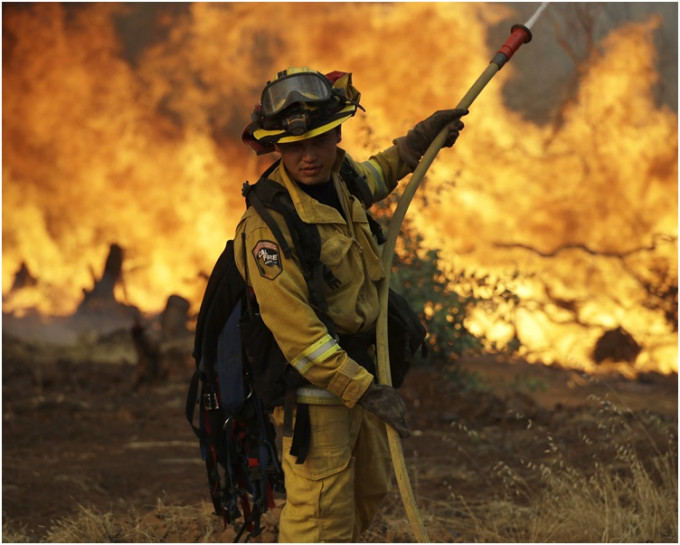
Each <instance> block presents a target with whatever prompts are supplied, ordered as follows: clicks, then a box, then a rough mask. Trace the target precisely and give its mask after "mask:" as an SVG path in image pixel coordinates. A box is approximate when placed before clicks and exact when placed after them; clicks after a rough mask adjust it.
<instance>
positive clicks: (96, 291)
mask: <svg viewBox="0 0 680 545" xmlns="http://www.w3.org/2000/svg"><path fill="white" fill-rule="evenodd" d="M123 257H124V252H123V248H122V247H121V246H119V245H118V244H111V247H110V249H109V255H108V257H107V258H106V263H105V264H104V272H103V273H102V276H101V278H100V279H99V280H96V279H95V283H94V287H93V288H92V290H90V291H87V290H83V301H82V302H81V303H80V305H79V306H78V312H81V311H87V310H99V309H110V308H112V307H113V306H117V305H118V302H117V301H116V297H115V295H114V293H113V290H114V288H115V287H116V284H118V282H120V281H121V280H122V276H123Z"/></svg>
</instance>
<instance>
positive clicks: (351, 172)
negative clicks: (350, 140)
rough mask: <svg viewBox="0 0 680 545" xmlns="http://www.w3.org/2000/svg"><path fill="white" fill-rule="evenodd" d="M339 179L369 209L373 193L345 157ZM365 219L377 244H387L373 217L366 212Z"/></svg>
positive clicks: (364, 179) (363, 178)
mask: <svg viewBox="0 0 680 545" xmlns="http://www.w3.org/2000/svg"><path fill="white" fill-rule="evenodd" d="M340 177H341V178H342V181H343V182H345V185H346V186H347V189H349V192H350V193H351V194H352V195H354V196H355V197H356V198H357V199H359V200H360V201H361V203H362V204H363V205H364V208H369V207H370V206H371V205H372V204H373V203H374V200H373V193H372V192H371V188H370V187H368V183H367V182H366V178H365V177H364V176H362V175H361V174H359V173H358V172H357V170H356V169H355V168H354V166H353V165H352V162H351V161H350V160H349V157H345V158H344V159H343V161H342V165H340ZM366 218H367V219H368V226H369V227H370V228H371V233H372V234H373V236H374V237H375V239H376V241H377V242H378V244H384V243H385V242H387V237H386V236H385V233H383V230H382V227H381V226H380V224H379V223H378V222H377V221H375V219H374V218H373V216H371V215H370V214H369V213H368V212H366Z"/></svg>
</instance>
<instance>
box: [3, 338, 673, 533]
mask: <svg viewBox="0 0 680 545" xmlns="http://www.w3.org/2000/svg"><path fill="white" fill-rule="evenodd" d="M119 341H120V339H118V340H117V339H115V338H112V339H109V340H108V341H107V342H108V344H102V343H101V342H100V343H98V345H97V346H96V347H94V348H93V347H90V348H89V349H88V350H84V349H82V348H81V349H79V351H77V352H74V351H71V352H69V351H68V350H64V349H58V348H55V347H49V346H47V345H38V344H35V343H34V344H27V343H24V342H20V341H18V340H16V339H15V338H13V337H11V336H8V335H4V336H3V369H2V380H3V383H2V387H3V404H2V416H3V429H2V439H3V442H2V445H3V467H2V478H3V483H2V484H3V496H2V499H3V504H2V513H3V524H2V529H3V542H29V541H39V542H210V541H220V540H224V541H231V540H233V535H234V534H233V529H232V528H227V529H226V530H224V529H223V528H222V526H221V523H220V522H219V521H218V520H217V518H216V517H214V516H213V515H212V514H211V504H210V503H209V497H208V489H207V481H206V477H205V470H204V467H203V465H202V462H201V461H200V458H199V455H198V448H197V444H196V441H195V439H194V436H193V433H192V431H191V429H190V428H189V426H188V424H187V422H186V420H185V418H184V414H183V411H184V402H185V394H186V388H187V380H188V377H189V375H190V372H191V365H192V363H191V361H190V360H189V359H188V358H187V361H185V364H184V365H180V366H179V367H175V368H174V369H173V370H172V372H171V373H170V374H169V376H168V378H167V379H165V380H164V381H162V382H160V383H156V384H153V385H147V386H144V387H141V388H137V389H134V388H132V387H131V382H132V377H133V375H134V372H135V366H134V365H132V364H130V363H127V364H126V363H121V362H120V361H118V360H120V358H119V357H118V354H117V352H116V350H117V348H116V347H117V346H118V344H119ZM125 342H127V341H124V342H123V344H124V343H125ZM460 368H462V369H465V370H466V371H467V372H469V373H471V374H472V375H471V376H472V377H474V378H475V380H476V382H477V384H478V385H479V387H478V388H474V389H468V390H465V389H462V388H461V387H460V386H457V384H456V382H454V381H452V380H450V378H448V377H449V375H447V373H445V372H443V371H441V370H434V369H433V368H426V367H417V368H414V369H413V370H412V371H411V373H410V374H409V376H408V377H407V382H406V384H405V385H404V387H403V388H402V394H403V396H404V398H405V399H406V403H407V407H408V420H409V425H410V428H411V431H412V434H411V437H410V438H408V439H406V440H404V442H403V448H404V454H405V457H406V461H407V466H408V469H409V473H410V477H411V482H412V486H413V489H414V493H415V496H416V498H417V501H418V506H419V509H420V513H421V516H422V518H423V521H424V524H425V527H426V528H427V531H428V534H429V537H430V539H431V540H432V541H434V542H524V543H526V542H669V543H676V542H677V539H678V524H677V523H678V487H677V474H678V473H677V416H678V412H677V394H678V391H677V376H676V375H674V376H662V375H655V374H651V375H645V376H640V377H638V378H637V379H636V380H626V379H624V378H622V377H621V376H619V375H616V374H612V373H609V374H607V373H602V374H600V375H597V376H586V375H584V374H582V373H577V372H574V371H570V370H565V369H560V368H557V367H554V366H550V367H549V366H542V365H530V364H528V363H526V362H523V361H519V360H509V359H507V358H503V357H499V356H493V357H492V356H484V357H477V358H474V359H470V360H465V361H462V362H461V363H460ZM284 501H285V498H284V497H279V498H277V508H276V509H274V510H271V511H270V512H269V513H267V514H266V516H265V530H264V532H263V534H262V535H261V536H260V538H259V539H260V540H261V541H263V542H272V541H276V536H277V522H278V513H279V509H280V506H281V505H282V504H283V502H284ZM413 540H414V537H413V535H412V534H411V531H410V529H409V525H408V522H407V520H406V516H405V511H404V507H403V505H402V503H401V499H400V496H399V493H398V490H397V487H396V484H395V487H394V491H393V492H392V493H391V494H390V495H389V496H388V498H387V499H386V501H385V503H384V505H383V508H382V510H381V512H380V513H379V516H378V517H377V519H376V520H375V521H374V523H373V525H372V526H371V527H370V528H369V529H368V530H367V531H366V533H365V534H364V535H363V536H362V541H366V542H410V541H413Z"/></svg>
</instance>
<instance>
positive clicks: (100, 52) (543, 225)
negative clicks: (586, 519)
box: [2, 3, 678, 373]
mask: <svg viewBox="0 0 680 545" xmlns="http://www.w3.org/2000/svg"><path fill="white" fill-rule="evenodd" d="M180 6H181V7H179V8H175V9H171V8H169V7H167V6H166V7H165V8H163V9H161V8H159V7H156V8H146V9H148V10H150V11H149V12H147V15H149V14H150V16H149V17H148V20H146V19H145V20H144V21H145V24H146V26H145V27H144V28H143V29H140V28H135V29H133V30H134V32H133V30H130V29H128V30H127V31H126V29H125V28H122V27H121V25H120V21H122V20H124V17H125V15H126V12H127V10H130V9H134V8H132V7H130V5H123V4H108V3H106V4H84V5H71V6H70V7H64V6H63V5H60V4H51V3H50V4H47V3H43V4H33V5H30V6H25V5H24V6H8V5H5V6H4V10H3V19H4V20H3V152H4V153H3V262H2V291H3V311H4V312H5V313H14V314H15V315H21V314H22V313H25V312H26V311H27V310H29V309H37V310H38V311H39V312H41V313H43V314H46V315H68V314H70V313H72V312H73V311H74V310H75V308H76V307H77V305H78V303H79V302H80V301H81V299H82V290H83V289H90V288H91V286H92V282H93V276H96V275H98V274H99V273H100V268H101V266H102V264H103V262H104V259H105V257H106V254H107V252H108V249H109V246H110V244H111V243H117V244H120V245H121V246H122V247H123V248H124V249H125V252H126V253H125V263H124V267H125V270H124V283H123V285H122V286H119V287H118V289H119V292H118V293H117V297H118V298H119V300H121V301H124V302H126V303H129V304H134V305H136V306H137V307H139V308H140V309H142V310H143V311H145V312H149V313H153V312H158V311H159V310H161V309H162V308H163V306H164V304H165V301H166V299H167V297H168V295H170V294H172V293H177V294H181V295H183V296H184V297H186V298H187V299H189V300H191V301H192V302H193V303H194V305H197V304H198V303H199V302H200V296H201V294H202V290H203V288H204V285H205V278H204V277H201V276H200V273H201V272H202V273H207V272H209V271H210V268H211V266H212V264H213V262H214V260H215V258H216V257H217V255H218V254H219V252H220V251H221V249H222V248H223V246H224V243H225V241H226V239H227V238H228V237H230V236H231V234H232V233H233V230H234V227H235V224H236V221H237V220H238V218H239V217H240V215H241V213H242V211H243V206H244V205H243V201H242V198H241V196H240V187H241V185H242V183H243V181H244V180H246V179H250V180H251V181H254V178H256V177H257V174H258V173H259V172H260V171H262V170H263V169H264V168H265V167H266V166H267V164H268V162H269V161H270V159H271V158H268V157H265V158H259V159H258V158H256V157H255V156H254V154H253V153H251V152H250V151H249V149H248V148H246V147H244V146H243V144H242V143H241V142H240V132H241V130H242V128H243V127H244V126H245V124H246V123H247V122H248V121H249V114H250V111H251V109H252V106H253V104H254V103H255V102H256V101H257V99H258V98H259V92H260V90H261V86H262V83H263V82H264V81H266V80H267V79H269V78H271V77H272V75H273V74H274V73H275V72H276V71H277V70H279V69H281V68H282V67H286V66H289V65H308V66H313V67H315V68H318V69H319V70H322V71H330V70H335V69H338V70H349V71H352V72H353V74H354V76H353V77H354V82H355V84H356V85H357V87H358V88H359V89H360V90H361V91H362V94H363V95H362V103H363V105H364V106H365V107H366V110H367V113H365V114H359V115H358V116H357V117H356V118H354V119H353V120H351V121H350V122H348V123H347V124H346V125H345V126H344V127H345V130H344V141H343V146H344V147H345V148H346V149H348V150H349V151H350V153H351V154H352V155H353V156H354V157H355V158H358V159H363V158H366V156H367V155H368V154H369V153H371V152H372V151H376V150H379V149H382V148H385V147H387V146H389V145H390V144H391V140H392V138H394V137H395V136H398V135H400V134H403V133H404V132H405V131H406V130H408V128H410V126H411V125H412V124H413V123H414V122H416V121H418V120H420V119H422V118H423V117H425V116H427V115H429V114H430V113H431V112H432V111H434V110H436V109H440V108H448V107H452V106H453V105H454V104H455V102H456V101H457V100H458V99H459V98H460V97H462V96H463V94H464V92H465V91H466V90H467V88H468V87H469V85H471V83H472V82H473V81H474V80H475V78H476V77H477V76H478V75H479V74H480V73H481V71H482V70H483V69H484V68H485V67H486V65H487V63H488V62H489V59H490V57H491V56H492V54H493V51H489V48H488V45H487V43H486V33H487V31H488V28H489V27H490V26H491V25H494V24H497V23H500V22H503V21H506V20H509V19H510V18H512V16H513V14H512V13H511V11H510V10H509V9H508V8H507V7H506V6H503V5H499V4H468V3H432V4H430V3H408V4H364V3H357V4H308V3H304V4H297V3H291V4H288V3H281V4H276V5H266V4H258V3H239V4H221V3H199V4H183V5H180ZM272 13H276V16H275V17H272V16H271V14H272ZM512 22H516V21H512ZM656 24H657V21H655V20H653V19H652V20H650V21H648V22H646V23H642V24H629V25H627V26H626V27H625V28H619V29H616V30H614V31H613V32H612V33H611V34H610V35H609V36H608V37H607V38H606V40H604V41H603V43H602V44H600V48H599V49H598V51H599V53H598V54H594V56H593V57H592V58H591V59H589V61H588V64H587V67H586V68H587V69H586V70H585V71H584V73H583V76H582V79H581V81H580V82H579V88H578V91H577V95H576V96H575V97H574V100H573V101H572V102H571V103H570V104H569V106H568V108H567V109H566V110H565V111H564V119H563V122H562V124H561V125H560V126H559V127H547V126H539V125H536V124H534V123H532V122H529V121H526V120H525V119H523V118H522V117H521V116H520V115H519V114H518V113H516V112H514V111H512V110H510V109H508V108H507V107H506V106H505V105H504V102H503V98H502V85H503V79H504V78H507V77H509V76H511V75H512V73H513V70H514V65H513V63H512V62H510V63H509V64H508V65H507V67H505V68H504V69H503V71H502V72H501V73H500V74H499V75H498V76H497V77H496V78H495V79H494V81H492V82H491V84H490V85H489V86H487V88H486V89H485V90H484V92H483V93H482V94H481V95H480V97H479V98H478V99H477V101H476V102H475V103H474V104H473V107H472V108H471V113H470V115H469V116H467V118H466V119H465V121H466V129H465V130H464V131H463V133H462V135H461V138H460V139H459V141H458V143H457V144H456V146H455V148H454V149H453V150H443V151H442V152H441V153H440V155H439V157H438V158H437V159H436V161H435V163H434V164H433V166H432V168H431V170H430V172H429V174H428V179H427V181H426V183H425V184H424V185H423V187H422V188H421V192H424V193H425V194H427V196H428V203H427V206H424V205H423V204H422V203H419V202H418V201H416V202H414V204H413V206H412V208H411V209H410V210H409V217H411V218H413V219H414V221H415V224H416V226H417V228H418V230H419V231H420V232H421V233H422V234H423V235H424V236H425V242H426V244H427V245H428V246H430V247H436V248H440V249H441V255H442V257H443V258H444V259H445V260H446V262H447V266H450V267H451V268H452V269H458V270H460V269H461V268H465V269H466V270H475V271H478V272H481V273H487V274H490V275H491V276H493V277H495V278H498V279H499V281H500V282H504V283H507V285H508V287H509V288H510V289H512V290H513V291H514V292H515V293H516V294H517V295H518V296H519V297H520V305H519V306H518V307H517V308H516V309H514V311H513V312H514V316H513V318H514V320H513V322H512V324H511V325H507V324H506V325H500V322H499V321H498V320H497V319H495V316H494V315H493V314H490V313H488V312H476V313H474V314H473V315H472V316H470V328H471V329H472V330H473V331H475V332H480V333H481V332H484V333H485V334H486V335H487V336H488V337H489V338H491V339H492V340H497V341H498V342H503V341H504V340H507V339H508V338H511V337H512V336H513V335H516V336H517V337H518V338H519V339H520V340H521V341H522V342H523V344H524V345H525V346H526V347H527V354H526V355H527V357H529V358H533V359H535V360H537V361H543V362H553V361H557V362H560V363H562V364H564V365H568V366H571V367H574V368H579V369H585V370H593V369H594V364H593V362H592V357H591V352H592V348H593V346H594V344H595V342H596V340H597V339H598V337H599V336H600V335H601V334H602V333H603V332H604V331H606V330H609V329H613V328H616V327H618V326H620V327H623V328H624V329H625V330H626V331H628V332H629V333H630V334H631V335H632V336H633V337H634V338H635V339H636V340H637V341H638V342H639V343H640V345H642V347H643V350H642V352H641V353H640V355H639V356H638V358H637V359H636V361H635V364H634V368H630V369H629V370H631V372H640V371H651V370H656V371H660V372H664V373H668V372H677V355H678V354H677V332H676V331H674V328H673V327H672V326H671V325H670V324H669V321H668V320H667V319H666V318H665V316H664V312H663V310H662V309H661V308H659V307H658V306H655V305H654V304H650V302H649V293H648V290H645V289H644V283H645V282H652V281H655V280H658V278H659V277H663V278H668V279H671V282H672V281H674V282H675V286H676V289H677V219H678V218H677V176H678V172H677V116H676V114H675V113H673V112H671V111H670V110H669V109H667V108H666V107H659V106H658V105H657V104H655V103H654V101H653V99H652V86H653V84H654V82H655V80H656V78H657V77H658V76H657V74H656V73H655V71H654V64H653V61H654V58H655V49H654V45H653V40H652V33H653V30H654V28H655V26H656ZM535 32H540V30H538V27H537V30H535ZM133 35H134V36H133ZM140 36H141V38H140ZM456 37H464V39H462V38H461V39H456ZM139 40H142V41H141V42H139ZM498 45H500V44H498ZM524 47H532V44H528V45H526V46H524ZM521 54H522V51H520V52H519V53H518V55H521ZM22 263H23V264H25V265H26V267H27V268H28V271H30V273H31V274H32V275H33V276H34V277H35V278H36V279H37V282H36V283H35V285H34V286H30V287H25V288H22V289H18V290H16V289H15V290H12V289H11V288H12V284H13V282H14V278H15V274H16V272H17V271H18V270H19V268H20V267H21V265H22ZM509 279H512V280H509Z"/></svg>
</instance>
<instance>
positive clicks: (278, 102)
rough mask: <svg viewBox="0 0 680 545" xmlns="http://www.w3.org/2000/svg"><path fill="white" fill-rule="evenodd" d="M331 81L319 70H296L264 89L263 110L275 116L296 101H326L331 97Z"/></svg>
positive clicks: (266, 115) (261, 101)
mask: <svg viewBox="0 0 680 545" xmlns="http://www.w3.org/2000/svg"><path fill="white" fill-rule="evenodd" d="M331 90H332V85H331V82H330V81H329V80H328V79H327V78H326V77H324V76H323V75H322V74H320V73H319V72H312V71H310V72H295V73H293V74H286V75H284V76H282V77H279V78H278V79H275V80H274V81H270V82H269V83H268V84H267V86H266V87H265V88H264V91H262V98H261V100H260V104H261V112H262V114H263V115H264V116H265V117H271V116H274V115H276V114H278V113H280V112H281V111H283V110H284V109H285V108H287V107H288V106H290V105H291V104H294V103H296V102H304V103H315V102H325V101H327V100H329V99H330V98H331V96H332V95H331Z"/></svg>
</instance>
